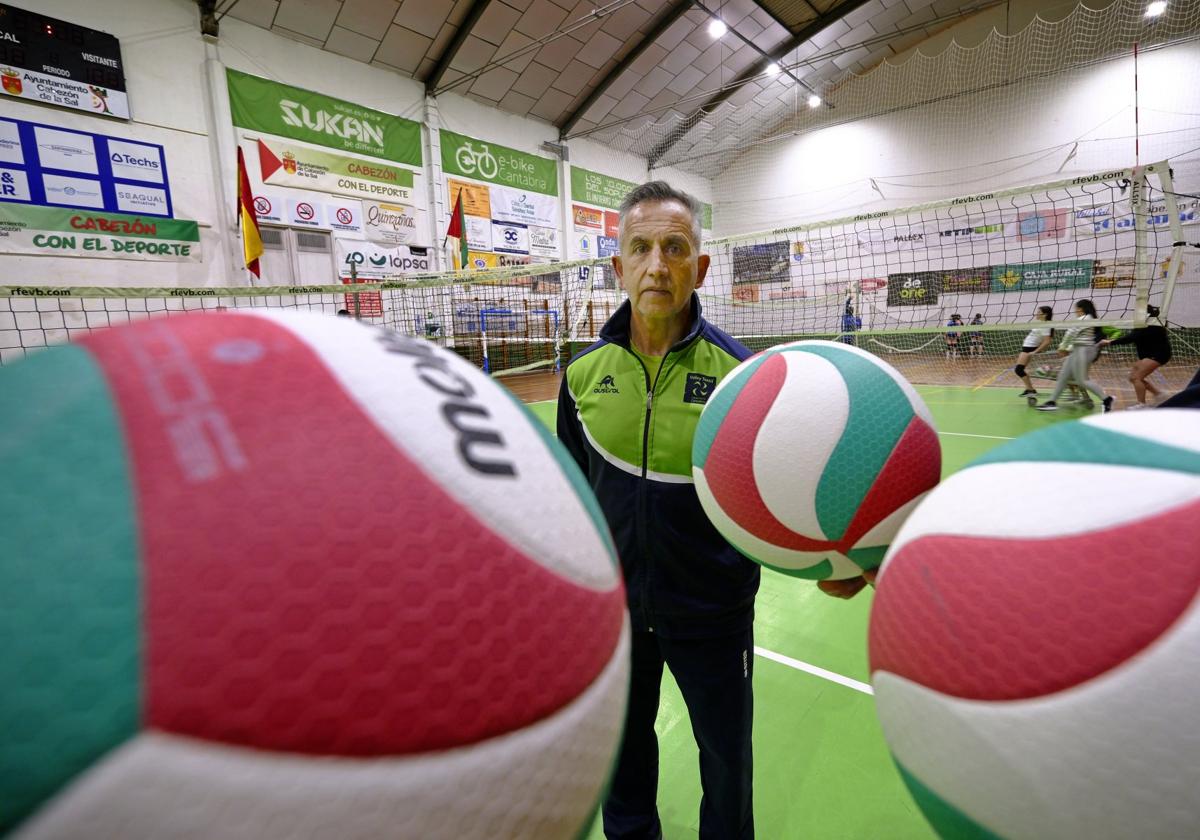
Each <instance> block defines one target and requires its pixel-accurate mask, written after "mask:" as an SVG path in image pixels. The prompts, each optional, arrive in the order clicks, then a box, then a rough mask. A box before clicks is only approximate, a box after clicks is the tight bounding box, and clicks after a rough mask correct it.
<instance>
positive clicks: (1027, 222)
mask: <svg viewBox="0 0 1200 840" xmlns="http://www.w3.org/2000/svg"><path fill="white" fill-rule="evenodd" d="M1070 212H1071V211H1070V210H1067V209H1062V210H1026V211H1024V212H1022V213H1021V214H1020V215H1019V216H1018V217H1017V224H1016V233H1017V237H1018V238H1019V239H1020V240H1021V241H1023V242H1028V241H1029V240H1034V241H1040V240H1043V239H1065V238H1066V237H1067V235H1068V234H1069V233H1070V232H1071V225H1070V224H1069V222H1068V221H1067V217H1068V215H1069V214H1070Z"/></svg>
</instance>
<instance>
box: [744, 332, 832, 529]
mask: <svg viewBox="0 0 1200 840" xmlns="http://www.w3.org/2000/svg"><path fill="white" fill-rule="evenodd" d="M780 358H781V359H783V360H784V361H785V362H786V364H787V378H786V379H785V380H784V383H783V388H782V389H781V390H780V392H779V394H778V396H776V398H775V402H774V404H773V405H772V406H771V410H770V412H768V414H767V416H766V417H765V418H764V419H763V422H762V425H761V426H759V430H758V436H757V437H756V438H755V440H754V456H753V463H754V480H755V484H756V485H757V486H758V492H759V494H760V495H761V496H762V498H763V502H764V503H765V504H766V506H767V510H769V511H771V513H772V514H774V515H775V518H776V519H778V520H779V521H780V522H782V523H783V524H784V525H786V526H788V527H789V528H791V529H792V530H793V531H795V532H796V533H798V534H803V535H804V536H806V537H810V538H812V539H826V534H825V532H824V531H823V530H822V529H821V524H820V522H819V521H818V519H817V488H818V487H819V486H820V483H821V475H822V474H823V473H824V472H825V465H826V464H827V463H828V462H829V457H830V456H831V455H832V454H833V451H834V449H836V448H837V444H838V441H839V440H841V438H842V433H843V432H844V431H845V429H846V420H847V418H848V417H849V416H850V395H849V393H848V392H847V390H846V383H845V382H844V381H843V379H842V375H841V373H839V372H838V369H837V368H836V367H834V366H833V365H832V364H831V363H830V362H828V361H827V360H825V359H823V358H821V357H820V356H815V355H813V354H812V353H782V354H780Z"/></svg>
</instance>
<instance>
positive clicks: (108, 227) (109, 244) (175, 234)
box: [0, 203, 203, 262]
mask: <svg viewBox="0 0 1200 840" xmlns="http://www.w3.org/2000/svg"><path fill="white" fill-rule="evenodd" d="M0 253H4V254H39V255H41V256H47V257H88V258H91V259H118V260H121V259H123V260H159V261H165V262H202V261H203V258H202V256H201V253H200V227H199V225H197V224H196V222H191V221H184V220H183V219H164V218H162V217H161V216H135V215H130V214H126V213H103V212H101V213H93V212H88V211H83V210H71V209H68V208H57V207H37V206H32V205H27V204H10V203H0Z"/></svg>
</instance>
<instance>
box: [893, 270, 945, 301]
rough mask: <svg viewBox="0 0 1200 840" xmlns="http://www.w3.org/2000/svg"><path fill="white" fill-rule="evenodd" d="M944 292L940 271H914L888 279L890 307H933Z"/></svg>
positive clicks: (894, 275)
mask: <svg viewBox="0 0 1200 840" xmlns="http://www.w3.org/2000/svg"><path fill="white" fill-rule="evenodd" d="M941 290H942V273H941V272H940V271H914V272H904V273H898V274H889V275H888V278H887V305H888V306H931V305H932V304H935V303H937V302H938V295H939V294H940V293H941Z"/></svg>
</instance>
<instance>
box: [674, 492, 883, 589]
mask: <svg viewBox="0 0 1200 840" xmlns="http://www.w3.org/2000/svg"><path fill="white" fill-rule="evenodd" d="M693 475H694V476H695V478H696V495H698V496H699V497H700V504H701V506H702V507H703V508H704V512H705V513H706V514H708V518H709V519H710V520H712V523H713V525H714V526H715V527H716V529H717V530H718V531H720V532H721V533H722V534H723V535H724V536H725V539H727V540H729V542H730V543H732V544H733V546H734V547H735V548H737V549H738V550H739V551H741V552H742V553H743V554H745V555H747V556H748V557H751V558H752V559H754V560H757V561H759V562H761V563H766V564H768V565H771V566H775V567H776V568H779V569H808V568H811V567H813V566H817V565H820V564H821V563H822V562H823V561H825V560H828V561H829V563H830V565H831V566H832V571H831V572H830V574H829V575H828V577H830V578H849V577H858V576H859V575H861V574H862V569H861V568H859V567H858V566H857V565H855V563H854V561H853V560H851V559H850V558H849V557H846V556H845V555H843V554H840V553H838V552H834V551H830V552H824V551H822V552H813V551H794V550H792V549H788V548H782V547H781V546H777V545H773V544H772V543H769V542H766V541H765V540H761V539H759V538H758V537H756V536H754V535H753V534H751V533H750V532H749V531H747V530H746V529H744V528H742V527H741V526H740V525H738V524H737V523H736V522H734V521H733V519H731V518H730V517H729V516H728V515H727V514H726V513H725V511H723V510H721V508H720V506H719V505H718V504H717V500H716V499H715V498H713V495H712V491H711V490H710V489H709V487H708V480H707V479H706V478H705V476H704V470H700V469H697V470H695V471H694V472H693Z"/></svg>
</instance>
